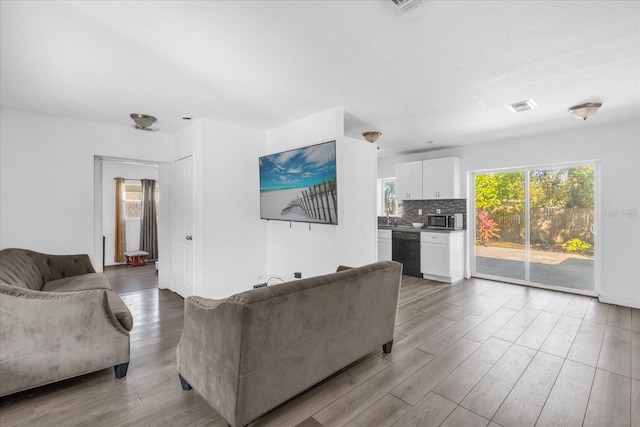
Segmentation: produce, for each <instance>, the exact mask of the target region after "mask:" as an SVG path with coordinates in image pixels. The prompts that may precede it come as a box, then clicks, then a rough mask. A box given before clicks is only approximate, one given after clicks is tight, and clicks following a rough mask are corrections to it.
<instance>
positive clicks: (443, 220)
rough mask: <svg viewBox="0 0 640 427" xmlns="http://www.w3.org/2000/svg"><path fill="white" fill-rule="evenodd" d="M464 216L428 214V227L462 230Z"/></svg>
mask: <svg viewBox="0 0 640 427" xmlns="http://www.w3.org/2000/svg"><path fill="white" fill-rule="evenodd" d="M463 218H464V215H463V214H433V215H427V227H430V228H445V229H447V230H461V229H462V228H463V222H464V219H463Z"/></svg>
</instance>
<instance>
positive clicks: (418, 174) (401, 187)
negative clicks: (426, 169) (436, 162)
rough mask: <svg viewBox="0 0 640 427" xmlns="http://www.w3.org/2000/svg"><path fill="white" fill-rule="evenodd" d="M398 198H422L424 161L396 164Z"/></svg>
mask: <svg viewBox="0 0 640 427" xmlns="http://www.w3.org/2000/svg"><path fill="white" fill-rule="evenodd" d="M396 197H397V198H398V200H411V199H422V161H417V162H409V163H398V164H397V165H396Z"/></svg>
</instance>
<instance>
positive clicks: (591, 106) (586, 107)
mask: <svg viewBox="0 0 640 427" xmlns="http://www.w3.org/2000/svg"><path fill="white" fill-rule="evenodd" d="M600 107H602V103H601V102H587V103H586V104H579V105H574V106H573V107H570V108H569V109H568V110H567V111H568V112H570V113H571V114H573V115H574V116H575V117H576V118H578V119H582V120H587V117H589V116H592V115H594V114H595V113H596V111H598V108H600Z"/></svg>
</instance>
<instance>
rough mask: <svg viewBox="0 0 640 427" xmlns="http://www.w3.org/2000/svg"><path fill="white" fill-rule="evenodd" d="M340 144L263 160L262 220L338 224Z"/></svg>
mask: <svg viewBox="0 0 640 427" xmlns="http://www.w3.org/2000/svg"><path fill="white" fill-rule="evenodd" d="M337 212H338V193H337V186H336V142H335V141H329V142H324V143H321V144H316V145H311V146H309V147H303V148H298V149H295V150H289V151H284V152H282V153H276V154H271V155H268V156H263V157H260V218H262V219H275V220H282V221H301V222H314V223H322V224H337V223H338V214H337Z"/></svg>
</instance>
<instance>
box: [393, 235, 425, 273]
mask: <svg viewBox="0 0 640 427" xmlns="http://www.w3.org/2000/svg"><path fill="white" fill-rule="evenodd" d="M391 259H393V260H394V261H398V262H400V263H402V265H403V266H404V268H403V269H402V274H406V275H408V276H416V277H422V274H421V273H420V232H416V231H393V233H392V234H391Z"/></svg>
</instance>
